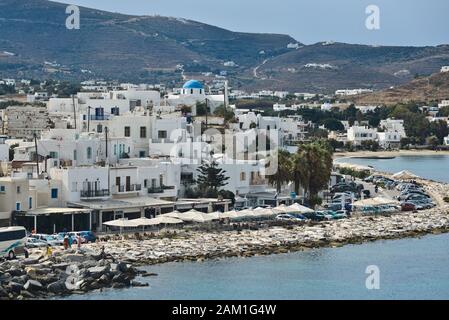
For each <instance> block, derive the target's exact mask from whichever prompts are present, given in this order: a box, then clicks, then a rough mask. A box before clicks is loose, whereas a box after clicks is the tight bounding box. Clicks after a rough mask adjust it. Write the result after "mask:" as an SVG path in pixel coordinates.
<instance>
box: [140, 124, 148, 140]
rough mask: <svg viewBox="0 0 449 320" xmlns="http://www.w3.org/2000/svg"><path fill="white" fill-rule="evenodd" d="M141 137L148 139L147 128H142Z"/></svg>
mask: <svg viewBox="0 0 449 320" xmlns="http://www.w3.org/2000/svg"><path fill="white" fill-rule="evenodd" d="M140 137H141V138H146V137H147V127H140Z"/></svg>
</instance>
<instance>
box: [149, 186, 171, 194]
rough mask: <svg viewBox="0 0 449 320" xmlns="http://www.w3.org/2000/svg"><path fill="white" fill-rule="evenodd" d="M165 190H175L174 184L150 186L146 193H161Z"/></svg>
mask: <svg viewBox="0 0 449 320" xmlns="http://www.w3.org/2000/svg"><path fill="white" fill-rule="evenodd" d="M165 190H175V186H162V187H150V188H148V193H150V194H153V193H163V192H164V191H165Z"/></svg>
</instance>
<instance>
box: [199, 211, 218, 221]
mask: <svg viewBox="0 0 449 320" xmlns="http://www.w3.org/2000/svg"><path fill="white" fill-rule="evenodd" d="M220 214H221V212H219V211H215V212H212V213H207V214H204V215H203V216H204V217H205V218H206V219H207V220H209V221H213V220H219V219H220Z"/></svg>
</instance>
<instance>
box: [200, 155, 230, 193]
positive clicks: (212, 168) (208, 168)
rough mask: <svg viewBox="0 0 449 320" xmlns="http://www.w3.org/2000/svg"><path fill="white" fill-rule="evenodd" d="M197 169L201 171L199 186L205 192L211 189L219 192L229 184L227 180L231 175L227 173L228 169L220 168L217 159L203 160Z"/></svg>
mask: <svg viewBox="0 0 449 320" xmlns="http://www.w3.org/2000/svg"><path fill="white" fill-rule="evenodd" d="M197 171H198V172H199V175H198V178H197V184H198V188H199V189H200V190H201V191H202V192H203V193H207V192H208V191H209V190H213V191H215V192H217V191H218V190H219V189H220V188H222V187H224V186H225V185H227V184H228V183H227V182H226V181H228V180H229V177H227V176H226V175H225V173H226V171H225V170H223V169H221V168H219V167H218V164H217V162H215V161H210V162H206V161H205V162H203V163H202V164H201V166H200V167H199V168H198V169H197Z"/></svg>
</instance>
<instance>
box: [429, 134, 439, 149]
mask: <svg viewBox="0 0 449 320" xmlns="http://www.w3.org/2000/svg"><path fill="white" fill-rule="evenodd" d="M439 143H440V142H439V140H438V137H437V136H430V137H428V138H427V139H426V144H427V145H428V146H430V147H432V148H436V147H438V145H439Z"/></svg>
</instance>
